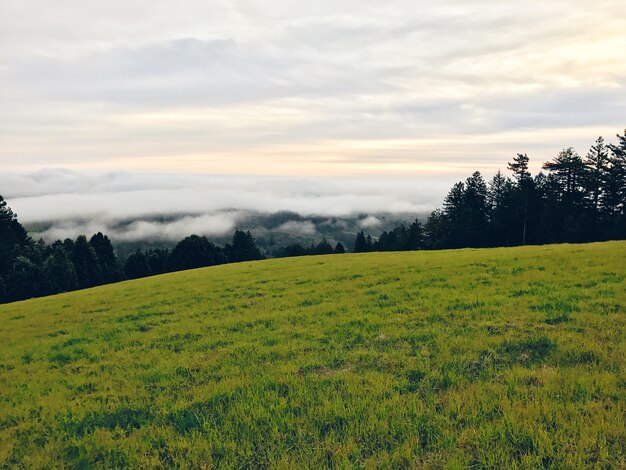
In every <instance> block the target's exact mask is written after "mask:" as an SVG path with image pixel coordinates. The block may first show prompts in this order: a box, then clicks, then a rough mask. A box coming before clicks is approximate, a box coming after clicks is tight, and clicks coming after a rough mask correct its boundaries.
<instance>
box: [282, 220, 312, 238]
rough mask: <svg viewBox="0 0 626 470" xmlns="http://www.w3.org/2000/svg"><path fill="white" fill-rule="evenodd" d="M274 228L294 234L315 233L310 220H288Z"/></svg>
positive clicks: (306, 234) (310, 234)
mask: <svg viewBox="0 0 626 470" xmlns="http://www.w3.org/2000/svg"><path fill="white" fill-rule="evenodd" d="M276 230H278V231H279V232H287V233H290V234H295V235H303V236H314V235H315V234H316V233H317V229H316V227H315V224H314V223H313V222H311V221H310V220H305V221H302V222H300V221H297V220H290V221H289V222H285V223H284V224H282V225H280V226H279V227H278V228H277V229H276Z"/></svg>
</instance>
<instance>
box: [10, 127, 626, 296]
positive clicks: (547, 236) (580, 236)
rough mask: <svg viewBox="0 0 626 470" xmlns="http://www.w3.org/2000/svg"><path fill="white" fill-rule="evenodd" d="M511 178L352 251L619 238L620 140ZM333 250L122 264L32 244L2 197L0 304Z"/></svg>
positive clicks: (623, 154)
mask: <svg viewBox="0 0 626 470" xmlns="http://www.w3.org/2000/svg"><path fill="white" fill-rule="evenodd" d="M507 168H508V170H509V171H510V172H511V175H510V176H505V175H503V174H502V173H501V172H498V173H496V174H495V176H493V178H492V179H490V180H489V181H485V179H484V178H483V176H482V174H481V173H480V172H475V173H473V174H472V175H471V176H470V177H469V178H467V179H466V180H465V181H462V182H458V183H457V184H455V185H454V186H453V187H452V188H451V189H450V191H449V192H448V194H447V196H446V197H445V199H444V201H443V206H442V207H441V208H440V209H436V210H434V211H433V212H432V213H431V214H430V215H429V216H428V218H427V219H426V220H424V221H420V220H418V219H416V220H415V221H414V222H413V223H411V224H410V225H408V226H407V225H406V224H400V225H398V226H397V227H396V228H394V229H393V230H390V231H385V232H383V233H382V234H380V235H379V236H378V237H373V236H372V235H371V234H366V233H365V232H363V231H361V232H359V233H357V234H356V237H355V240H354V245H353V247H351V250H352V251H353V252H355V253H363V252H372V251H408V250H422V249H423V250H436V249H450V248H466V247H498V246H519V245H541V244H551V243H584V242H593V241H605V240H621V239H626V213H625V210H626V131H624V134H623V135H617V141H616V143H606V142H605V140H604V139H603V138H602V137H599V138H598V139H597V140H596V141H595V143H594V144H593V145H592V146H591V148H590V149H589V151H588V152H587V154H586V155H585V156H584V157H582V156H580V155H579V154H578V153H577V152H576V151H575V150H574V149H573V148H571V147H570V148H566V149H564V150H562V151H561V152H560V153H559V154H558V155H556V156H555V157H554V158H553V159H552V160H551V161H548V162H545V163H544V164H543V165H542V170H543V171H541V172H539V173H538V174H536V175H533V174H531V172H530V170H529V168H530V159H529V157H528V155H526V154H517V155H516V156H515V157H514V158H513V159H512V161H511V162H509V163H508V166H507ZM346 251H348V250H347V249H346V248H345V247H344V246H343V245H342V244H341V243H340V242H338V243H336V244H335V245H334V246H333V245H332V244H331V243H330V242H329V241H328V240H326V239H322V240H321V241H320V242H318V243H313V244H312V245H311V246H308V247H303V246H301V245H299V244H294V245H289V246H284V247H279V248H277V249H276V250H274V251H273V252H272V253H262V252H261V250H260V249H259V248H258V247H257V245H256V243H255V239H254V237H253V235H252V234H251V233H250V232H249V231H243V230H235V232H234V234H233V237H232V241H231V242H230V243H228V244H226V245H225V246H223V247H222V246H218V245H216V244H214V243H212V242H211V241H209V240H208V239H207V238H206V237H203V236H198V235H190V236H188V237H186V238H184V239H183V240H181V241H180V242H179V243H178V244H177V245H176V246H175V247H174V248H173V249H172V250H164V249H139V250H137V251H136V252H135V253H133V254H131V255H130V256H129V257H128V258H127V259H126V260H124V261H123V262H122V261H121V260H120V259H118V257H117V255H116V252H115V249H114V246H113V244H112V242H111V240H110V239H109V237H108V236H107V235H105V234H103V233H100V232H99V233H96V234H95V235H93V236H92V237H91V238H90V239H87V237H86V236H84V235H81V236H79V237H77V238H76V239H75V240H71V239H66V240H57V241H55V242H53V243H51V244H47V243H45V242H44V241H43V240H38V241H35V240H33V239H32V238H31V237H30V236H29V235H28V233H27V231H26V229H25V228H24V227H23V226H22V225H21V224H20V222H19V221H18V219H17V215H16V214H15V213H13V211H12V210H11V208H10V207H9V206H8V204H7V202H6V201H5V200H4V199H3V198H2V196H0V302H12V301H17V300H23V299H28V298H31V297H39V296H44V295H51V294H56V293H60V292H68V291H73V290H77V289H84V288H88V287H93V286H98V285H103V284H110V283H114V282H119V281H122V280H125V279H136V278H141V277H147V276H151V275H156V274H162V273H166V272H173V271H181V270H185V269H193V268H199V267H205V266H213V265H219V264H224V263H235V262H241V261H251V260H259V259H263V258H265V257H266V256H267V255H271V256H273V257H291V256H305V255H318V254H341V253H345V252H346Z"/></svg>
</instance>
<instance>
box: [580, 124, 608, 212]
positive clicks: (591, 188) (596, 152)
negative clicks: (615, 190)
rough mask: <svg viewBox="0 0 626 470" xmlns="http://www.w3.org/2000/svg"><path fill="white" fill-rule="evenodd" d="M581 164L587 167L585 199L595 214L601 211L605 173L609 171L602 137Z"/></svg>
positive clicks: (606, 150)
mask: <svg viewBox="0 0 626 470" xmlns="http://www.w3.org/2000/svg"><path fill="white" fill-rule="evenodd" d="M583 163H584V164H585V166H586V167H587V178H586V181H585V187H586V193H587V194H586V199H587V200H588V202H589V206H590V207H591V209H592V210H593V211H594V212H595V213H596V214H597V213H599V212H600V211H601V204H602V203H603V201H602V199H603V194H604V187H605V181H606V179H607V173H608V171H609V150H608V148H607V147H606V145H605V143H604V139H603V138H602V136H600V137H598V139H597V140H596V142H595V144H594V145H592V146H591V149H589V152H588V153H587V156H586V157H585V159H584V161H583Z"/></svg>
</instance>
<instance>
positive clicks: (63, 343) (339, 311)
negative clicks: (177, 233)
mask: <svg viewBox="0 0 626 470" xmlns="http://www.w3.org/2000/svg"><path fill="white" fill-rule="evenodd" d="M625 313H626V242H608V243H596V244H588V245H553V246H538V247H523V248H499V249H481V250H476V249H465V250H451V251H432V252H403V253H369V254H347V255H333V256H311V257H303V258H290V259H277V260H265V261H259V262H245V263H238V264H229V265H223V266H216V267H210V268H204V269H199V270H192V271H184V272H179V273H173V274H165V275H161V276H155V277H152V278H147V279H142V280H137V281H128V282H123V283H119V284H112V285H107V286H102V287H98V288H93V289H87V290H83V291H77V292H72V293H68V294H61V295H56V296H52V297H46V298H40V299H34V300H29V301H25V302H18V303H13V304H8V305H1V306H0V335H1V337H2V339H3V340H2V343H1V344H0V384H1V385H0V466H3V467H4V466H6V467H12V466H18V467H24V468H42V467H66V468H87V467H106V468H115V467H129V468H146V467H147V468H166V467H192V468H234V467H237V468H242V467H243V468H307V467H311V468H324V467H326V468H342V467H343V468H346V467H358V468H414V467H427V468H428V467H437V468H441V467H458V468H467V467H470V466H472V467H477V468H515V467H517V468H538V467H540V468H545V467H550V468H581V467H596V466H597V467H601V468H623V467H624V466H625V465H626V453H625V451H626V445H625V443H626V431H625V428H624V422H623V416H624V415H623V413H624V409H625V407H626V400H625V398H624V357H625V355H626V341H624V338H626V315H625Z"/></svg>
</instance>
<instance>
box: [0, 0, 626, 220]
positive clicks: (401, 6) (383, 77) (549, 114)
mask: <svg viewBox="0 0 626 470" xmlns="http://www.w3.org/2000/svg"><path fill="white" fill-rule="evenodd" d="M623 10H624V5H623V1H622V0H594V1H590V0H526V1H523V2H522V1H519V0H515V1H512V0H440V1H436V2H433V1H425V0H407V1H405V0H389V1H385V2H381V1H378V0H376V1H369V0H332V1H330V0H317V1H310V2H296V1H293V0H291V1H285V0H272V1H265V0H224V1H217V0H180V1H176V2H173V1H165V0H132V1H128V0H124V1H121V0H107V1H101V0H80V1H75V0H71V1H70V0H55V1H54V2H51V1H49V0H2V1H1V2H0V163H1V166H2V169H3V176H2V178H0V185H2V186H0V194H2V193H3V192H4V195H5V197H6V196H7V195H9V196H15V195H16V194H17V193H16V192H15V185H14V184H13V183H14V182H15V181H17V180H16V178H26V179H24V180H22V181H23V184H24V185H27V186H24V187H23V188H22V190H21V193H20V191H17V192H18V193H20V194H21V196H20V197H22V198H23V197H24V196H28V197H30V196H33V197H42V195H41V194H40V192H41V188H42V187H49V184H48V183H45V184H43V183H41V182H42V181H43V180H42V178H43V179H45V178H44V176H42V175H47V176H46V178H47V177H49V178H51V179H50V180H46V181H48V182H50V181H52V182H54V181H57V182H58V178H57V179H55V178H56V176H54V175H58V173H55V172H54V171H52V173H51V172H50V169H63V171H66V170H71V171H74V172H77V173H73V174H74V179H75V180H77V179H83V180H88V178H85V177H82V176H81V177H78V176H76V175H85V174H91V175H93V174H96V173H98V174H99V175H100V176H99V177H98V181H99V182H101V181H104V182H105V183H106V182H107V181H109V176H106V175H110V174H111V173H110V172H129V173H124V174H148V173H149V174H150V175H153V176H154V175H171V174H173V173H176V174H181V173H182V174H196V175H197V174H204V175H231V176H235V175H236V176H238V177H239V176H245V175H247V176H249V177H251V178H253V179H252V180H247V181H248V182H249V181H257V186H256V189H257V190H258V189H259V188H260V187H266V188H267V187H271V188H276V189H275V190H274V191H273V192H272V194H271V195H267V197H266V198H272V197H275V196H276V195H277V194H282V193H281V191H283V189H284V187H285V186H284V185H283V186H281V185H280V184H278V185H277V186H272V185H271V184H270V183H271V182H272V181H274V183H272V184H275V181H277V180H272V179H269V180H268V179H267V178H268V177H271V178H274V177H290V178H292V180H291V183H290V184H289V185H288V186H289V187H292V188H298V186H299V185H300V184H301V181H302V180H301V179H298V178H304V177H306V178H313V177H324V178H328V177H333V178H355V177H357V178H374V179H377V181H380V182H381V184H382V185H383V186H381V188H382V189H380V191H381V192H385V186H384V184H387V186H386V190H387V191H388V192H390V193H393V194H395V195H396V196H394V197H396V199H394V201H395V202H393V204H396V203H398V204H400V202H401V201H400V198H401V197H404V196H405V192H404V189H403V188H404V187H405V186H403V184H404V183H401V184H399V186H398V185H397V184H396V183H391V181H395V180H393V178H399V177H402V178H407V177H411V178H413V181H414V182H415V184H416V185H419V186H420V188H421V189H420V191H421V192H420V194H422V195H424V194H430V196H431V199H434V196H436V198H440V197H441V196H442V195H443V194H444V193H445V191H446V190H447V189H448V187H449V185H450V183H451V182H453V181H454V180H456V179H458V178H460V177H463V176H466V175H468V174H469V173H470V172H471V171H473V170H474V169H479V170H482V171H484V172H485V173H487V174H489V173H490V172H494V171H495V170H497V169H498V168H501V169H505V167H506V161H507V160H510V159H511V158H512V156H513V155H515V153H516V152H527V153H528V154H529V155H530V156H531V158H532V160H533V162H534V164H535V168H537V167H538V166H539V165H540V164H541V162H542V161H545V160H547V159H550V158H552V156H554V155H555V154H556V152H558V151H559V150H560V149H561V148H563V147H565V146H570V145H571V146H574V147H576V148H577V149H578V150H579V152H581V153H584V152H586V149H587V148H588V146H589V145H590V144H591V143H592V142H593V140H595V138H596V137H597V136H598V135H604V136H605V137H608V138H609V139H610V138H611V137H613V136H614V134H616V133H617V132H621V130H622V129H623V128H624V127H626V120H625V117H626V61H625V60H624V51H625V50H626V14H624V13H623ZM42 169H46V170H44V173H41V171H42ZM55 171H56V170H55ZM67 174H69V173H66V175H67ZM50 175H52V176H50ZM153 176H146V178H144V179H143V180H142V181H144V182H145V181H150V182H151V183H150V184H148V186H150V190H156V189H158V188H162V189H163V188H164V187H165V188H167V179H168V178H166V177H164V176H162V177H161V178H160V179H156V180H155V179H154V177H153ZM261 176H263V177H265V178H266V179H265V180H263V183H260V182H259V181H260V180H258V179H257V180H255V179H254V178H258V177H261ZM29 178H30V179H29ZM33 178H34V179H37V178H39V180H38V181H39V183H40V184H38V185H37V184H34V183H33V184H31V183H25V181H33ZM133 178H134V177H133ZM133 178H131V180H133V181H136V178H135V179H133ZM294 178H295V179H294ZM128 181H130V180H129V178H128V177H127V176H125V177H123V178H122V179H121V182H120V184H121V185H122V186H123V185H125V184H127V183H128ZM181 181H182V180H180V179H176V182H177V183H176V184H183V183H181ZM224 181H226V182H230V183H231V184H235V183H234V181H235V180H232V179H230V180H224ZM236 181H239V182H240V181H242V180H236ZM307 181H309V186H310V181H311V180H307ZM364 181H365V180H364ZM367 181H371V179H368V180H367ZM385 181H386V182H387V183H384V182H385ZM11 182H13V183H11ZM433 182H440V185H439V186H438V187H437V188H438V189H436V190H435V189H433ZM42 184H43V186H42ZM63 184H65V183H63ZM106 184H108V183H106ZM137 184H138V185H139V186H141V187H145V186H146V185H145V184H139V183H137ZM185 184H186V183H185ZM206 184H208V183H206ZM224 184H226V183H224ZM237 184H243V183H237ZM329 185H330V186H329ZM75 186H76V185H75V184H74V183H72V184H71V185H66V186H65V187H67V188H70V189H68V192H71V191H75V189H71V188H75ZM196 186H197V185H196ZM205 186H206V185H205ZM309 186H306V187H309ZM94 187H97V188H101V187H102V186H101V185H99V183H98V184H96V185H95V186H94ZM321 187H334V186H332V184H331V183H321V184H320V185H319V186H318V188H317V189H318V190H319V188H321ZM397 187H400V189H399V190H397ZM3 188H4V189H3ZM7 188H13V189H11V190H10V191H9V190H8V189H7ZM281 188H282V189H281ZM29 189H30V191H29ZM170 189H171V188H170ZM60 190H61V192H63V191H62V190H63V186H61V187H60V188H59V187H56V188H53V189H51V191H50V193H49V194H47V195H44V196H49V197H47V199H46V201H52V200H53V198H52V196H53V195H54V194H56V195H57V196H55V197H59V196H58V193H59V191H60ZM24 191H26V192H27V193H28V194H26V195H24V194H22V193H24ZM332 191H335V192H337V190H336V189H333V190H332ZM332 191H331V192H332ZM78 192H79V193H80V194H81V195H82V196H81V197H83V196H84V195H85V194H87V193H90V188H89V187H86V188H83V189H82V190H81V191H78ZM318 192H319V191H318ZM418 192H419V191H418ZM31 193H37V194H31ZM149 194H150V193H143V196H145V197H149ZM220 194H221V195H220V196H219V198H220V200H223V203H222V206H224V207H226V206H228V207H233V206H235V205H236V203H237V202H238V200H237V199H236V198H234V199H232V200H228V198H227V196H226V195H225V194H224V193H220ZM170 195H171V193H170ZM290 195H293V193H290ZM259 197H260V198H261V199H262V200H263V199H264V197H265V196H264V197H261V196H259ZM83 199H84V198H83ZM431 199H428V198H427V197H426V196H424V198H423V199H422V201H421V202H420V203H419V204H417V205H420V204H422V203H423V202H428V203H429V204H430V203H431ZM346 200H347V201H352V202H354V200H353V199H350V198H349V197H348V199H346ZM34 201H36V199H32V200H31V201H30V202H31V204H30V205H28V204H24V201H23V200H20V201H18V205H19V206H20V207H24V208H25V209H24V210H23V211H22V213H23V215H24V216H25V217H27V218H31V219H37V216H36V215H35V214H34V213H33V211H36V208H37V204H36V203H35V202H34ZM282 201H283V205H287V203H288V202H293V198H289V197H287V198H283V199H282ZM385 201H388V199H385ZM127 202H129V203H130V202H131V201H127ZM318 202H319V201H318ZM364 204H365V206H367V203H364ZM390 204H391V203H390ZM432 204H435V205H436V203H432ZM140 205H141V204H140ZM275 205H276V204H274V203H272V204H270V206H271V207H275ZM279 205H280V204H279ZM346 205H350V203H348V202H346ZM356 205H357V206H358V204H356ZM422 205H423V204H422ZM185 207H186V205H185V204H181V208H182V209H185ZM359 207H360V206H359ZM420 207H421V206H420ZM284 208H285V209H290V208H291V207H284ZM313 209H315V210H320V207H317V209H316V207H313V208H312V210H313ZM361 209H367V207H361ZM24 212H26V213H25V214H24Z"/></svg>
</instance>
